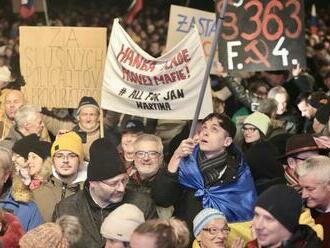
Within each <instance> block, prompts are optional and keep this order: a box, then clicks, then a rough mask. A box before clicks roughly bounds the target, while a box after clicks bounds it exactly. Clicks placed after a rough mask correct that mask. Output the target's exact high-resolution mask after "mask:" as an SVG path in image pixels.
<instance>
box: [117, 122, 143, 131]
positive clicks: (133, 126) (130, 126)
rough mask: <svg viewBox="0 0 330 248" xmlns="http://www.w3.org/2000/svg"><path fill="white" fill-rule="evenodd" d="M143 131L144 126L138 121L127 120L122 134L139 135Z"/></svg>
mask: <svg viewBox="0 0 330 248" xmlns="http://www.w3.org/2000/svg"><path fill="white" fill-rule="evenodd" d="M143 131H144V125H143V123H142V122H141V121H140V120H137V119H131V120H128V121H127V122H126V123H125V125H124V127H123V128H122V131H121V132H122V133H128V132H130V133H139V132H143Z"/></svg>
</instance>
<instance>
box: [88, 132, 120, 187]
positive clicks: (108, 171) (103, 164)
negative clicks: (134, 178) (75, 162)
mask: <svg viewBox="0 0 330 248" xmlns="http://www.w3.org/2000/svg"><path fill="white" fill-rule="evenodd" d="M89 154H90V161H89V165H88V168H87V180H88V181H103V180H107V179H110V178H113V177H116V176H118V175H120V174H123V173H126V170H125V165H124V163H123V161H122V160H121V158H120V156H119V153H118V150H117V147H116V146H115V145H114V144H113V143H112V142H111V141H110V139H106V138H101V139H97V140H95V141H94V142H93V144H92V145H91V147H90V149H89Z"/></svg>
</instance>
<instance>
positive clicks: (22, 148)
mask: <svg viewBox="0 0 330 248" xmlns="http://www.w3.org/2000/svg"><path fill="white" fill-rule="evenodd" d="M50 148H51V144H50V143H49V142H47V141H40V140H39V137H38V136H37V135H36V134H30V135H27V136H25V137H23V138H22V139H20V140H18V141H16V143H15V144H14V146H13V149H12V150H13V152H15V153H17V154H19V155H20V156H22V157H23V158H25V159H28V156H29V153H30V152H33V153H35V154H37V155H38V156H39V157H41V158H42V159H43V160H44V159H46V158H47V157H50Z"/></svg>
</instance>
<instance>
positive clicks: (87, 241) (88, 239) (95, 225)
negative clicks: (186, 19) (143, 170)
mask: <svg viewBox="0 0 330 248" xmlns="http://www.w3.org/2000/svg"><path fill="white" fill-rule="evenodd" d="M88 188H89V187H88V183H86V184H85V187H84V190H82V191H79V192H78V193H76V194H74V195H72V196H69V197H68V198H65V199H64V200H62V201H61V202H59V203H58V204H57V205H56V207H55V210H54V213H53V221H55V220H56V219H57V218H59V217H60V216H62V215H64V214H68V215H74V216H77V217H78V218H79V221H80V224H81V226H82V230H83V235H82V238H81V240H80V241H79V243H77V244H76V245H75V246H74V247H79V248H84V247H86V248H92V247H93V248H101V247H104V245H105V240H104V239H103V238H102V236H101V234H100V229H101V225H102V222H103V220H104V219H105V218H106V217H107V216H108V214H109V213H110V212H112V211H113V210H114V209H116V208H117V207H119V206H120V205H121V204H123V203H131V204H134V205H136V206H137V207H138V208H139V209H141V211H142V212H143V213H144V217H145V219H152V218H157V212H156V208H155V205H154V203H153V201H152V200H151V198H150V197H149V196H148V195H146V194H142V193H137V192H133V191H130V190H126V193H125V195H124V199H123V201H122V202H120V203H116V204H110V205H109V206H108V207H106V208H103V209H102V208H100V207H99V206H98V205H97V204H96V203H95V202H94V201H93V200H92V198H91V196H90V193H89V189H88Z"/></svg>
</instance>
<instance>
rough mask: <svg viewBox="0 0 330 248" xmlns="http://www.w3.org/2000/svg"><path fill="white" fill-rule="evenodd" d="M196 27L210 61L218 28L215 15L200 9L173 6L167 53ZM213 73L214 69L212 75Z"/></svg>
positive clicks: (216, 56)
mask: <svg viewBox="0 0 330 248" xmlns="http://www.w3.org/2000/svg"><path fill="white" fill-rule="evenodd" d="M195 26H196V27H197V29H198V33H199V35H200V38H201V40H202V44H203V50H204V54H205V57H206V59H208V58H209V54H210V50H211V45H212V41H213V38H214V33H215V28H216V25H215V13H212V12H207V11H202V10H198V9H192V8H187V7H182V6H177V5H171V10H170V21H169V25H168V31H167V40H166V51H168V50H170V49H171V48H173V47H174V46H176V44H178V42H180V41H181V40H182V39H183V38H184V37H185V35H186V34H188V33H189V32H190V30H192V29H193V28H194V27H195ZM216 59H218V50H216V54H215V56H214V60H216ZM213 71H214V68H213V67H212V68H211V73H213Z"/></svg>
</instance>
